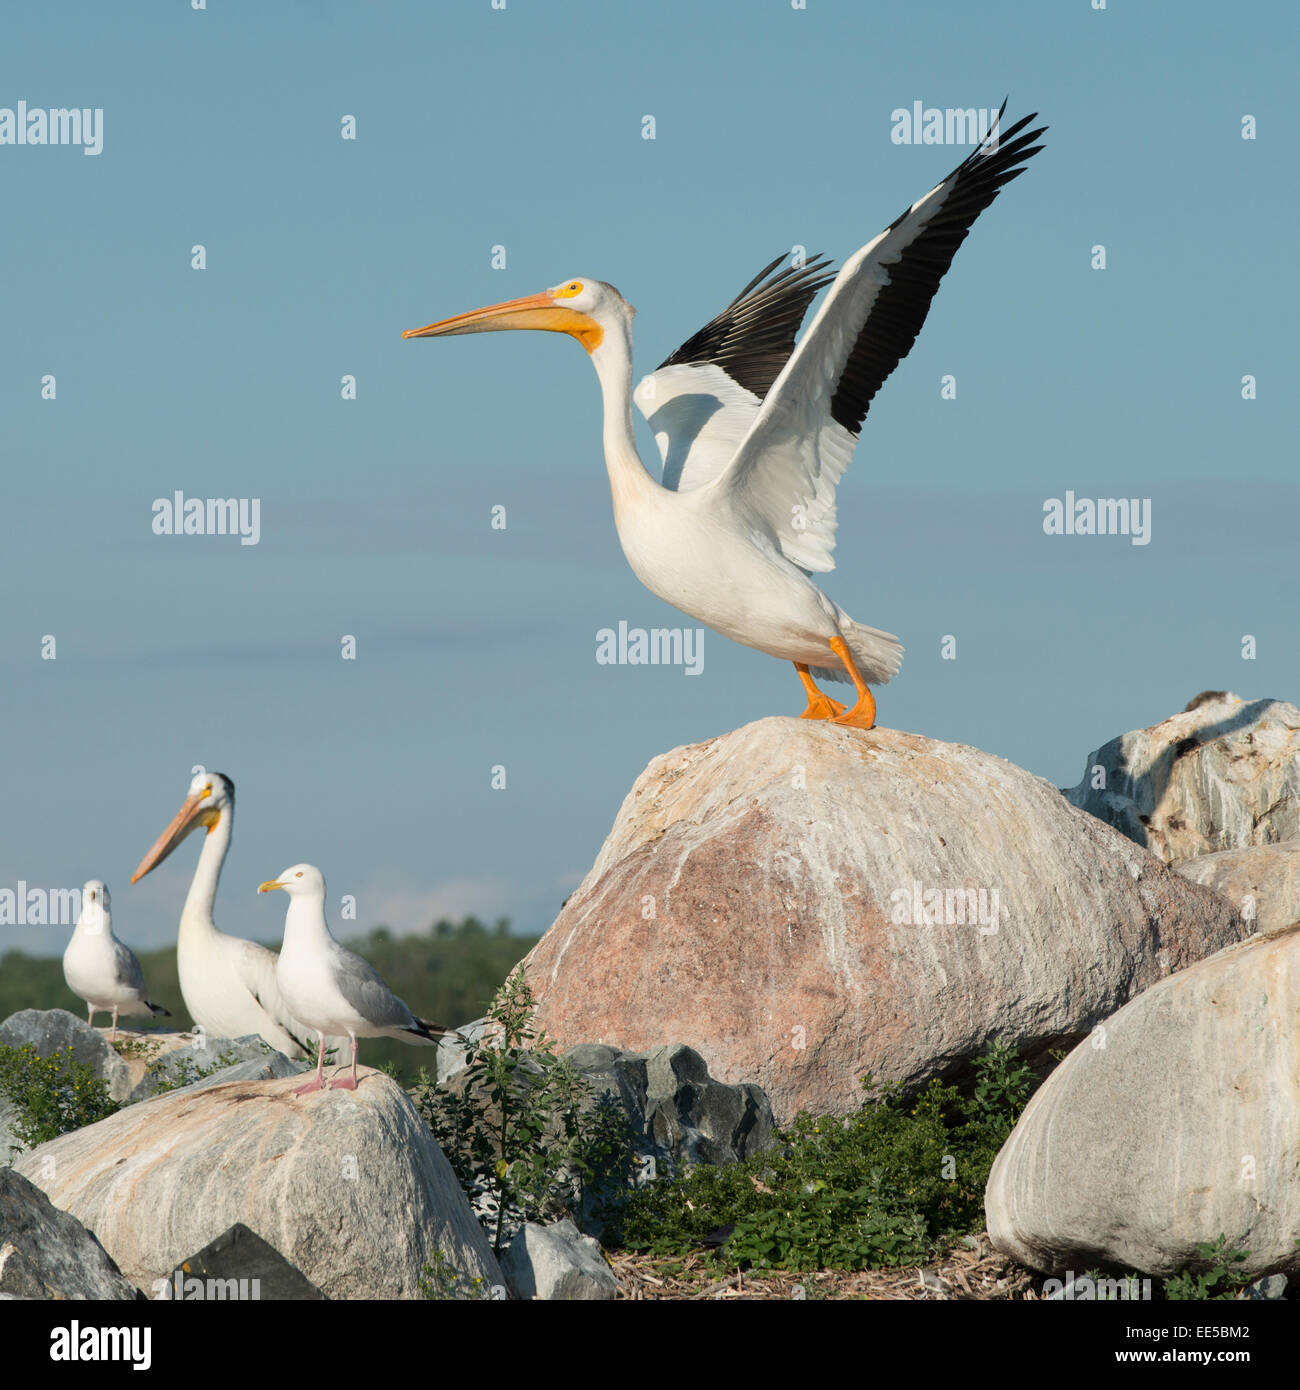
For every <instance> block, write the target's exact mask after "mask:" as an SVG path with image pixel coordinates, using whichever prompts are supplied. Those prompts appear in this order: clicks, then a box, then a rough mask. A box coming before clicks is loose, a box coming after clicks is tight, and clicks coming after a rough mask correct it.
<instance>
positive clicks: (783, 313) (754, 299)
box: [659, 255, 835, 400]
mask: <svg viewBox="0 0 1300 1390" xmlns="http://www.w3.org/2000/svg"><path fill="white" fill-rule="evenodd" d="M786 259H787V257H786V256H785V255H781V256H778V257H777V258H776V259H775V260H774V261H770V262H769V263H768V264H767V265H766V266H764V267H763V269H762V270H760V271H759V273H758V274H757V275H755V276H754V278H753V279H752V280H751V281H750V282H749V284H747V285H746V286H745V288H744V289H743V290H741V292H740V293H739V294H738V295H737V296H736V297H735V299H733V300H732V301H731V303H730V304H728V305H727V307H726V308H725V309H723V311H722V312H721V313H720V314H718V315H717V316H716V317H715V318H713V319H711V320H710V321H709V322H708V323H706V324H705V325H704V327H703V328H701V329H700V331H699V332H698V333H696V334H694V335H693V336H691V337H690V338H688V339H687V340H686V341H685V342H684V343H683V344H682V345H681V347H679V348H678V349H677V351H676V352H674V353H672V354H671V355H670V356H669V357H666V358H665V359H664V360H663V361H662V362H661V363H660V364H659V366H660V367H672V366H678V365H681V364H684V363H691V362H708V363H712V364H713V365H714V366H717V367H721V368H722V370H723V371H725V372H726V373H727V375H728V376H730V377H731V379H732V380H733V381H735V382H736V383H737V384H738V385H740V386H743V387H744V388H745V389H746V390H747V391H752V392H753V393H754V395H756V396H757V397H758V398H759V400H762V399H763V397H764V396H766V395H767V393H768V391H769V390H770V389H771V386H772V383H773V382H774V381H775V380H776V379H777V377H778V376H779V375H780V373H781V368H782V367H784V366H785V364H786V361H787V360H788V358H789V356H790V354H791V352H793V351H794V338H795V334H796V333H797V332H798V331H799V325H800V324H801V323H802V322H803V320H804V315H805V314H806V313H807V312H808V305H809V304H811V303H812V301H813V299H814V298H815V297H816V295H817V293H818V292H819V291H820V290H821V289H823V288H824V287H825V286H826V285H829V284H830V283H831V281H832V280H834V278H835V275H834V272H833V271H832V272H830V273H824V272H826V271H827V268H828V267H829V266H830V264H831V262H830V261H829V260H828V259H826V258H825V257H823V256H820V255H816V256H812V257H810V258H809V259H808V260H806V261H805V262H804V263H803V264H802V265H797V266H795V265H787V266H786V268H785V269H784V270H780V269H778V267H779V266H781V264H782V263H783V262H784V261H786Z"/></svg>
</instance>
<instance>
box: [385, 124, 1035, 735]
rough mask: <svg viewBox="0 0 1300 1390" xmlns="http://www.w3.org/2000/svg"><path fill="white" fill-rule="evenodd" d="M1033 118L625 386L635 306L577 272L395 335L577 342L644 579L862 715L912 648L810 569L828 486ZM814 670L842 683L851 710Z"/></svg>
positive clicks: (761, 288) (761, 282) (814, 706)
mask: <svg viewBox="0 0 1300 1390" xmlns="http://www.w3.org/2000/svg"><path fill="white" fill-rule="evenodd" d="M1003 105H1004V109H1005V103H1004V104H1003ZM1033 120H1034V116H1033V115H1030V116H1026V117H1025V118H1024V119H1023V120H1020V121H1017V122H1016V123H1015V124H1014V125H1013V126H1011V127H1010V128H1009V129H1008V130H1007V131H1005V133H999V128H998V127H996V126H995V128H994V130H993V132H992V133H991V134H990V137H989V138H988V139H987V140H986V141H985V142H983V143H982V144H981V145H979V146H978V147H977V148H976V149H975V150H973V151H972V152H971V154H970V155H969V156H968V157H967V158H966V159H964V160H963V161H962V162H961V163H960V164H959V165H958V166H957V168H956V169H954V170H953V171H952V173H951V174H949V175H948V177H947V178H946V179H944V180H943V182H942V183H940V184H937V185H936V186H935V187H934V188H932V189H931V190H930V192H929V193H927V194H926V195H925V196H924V197H923V198H921V199H919V200H918V201H917V202H915V203H913V204H912V206H911V207H910V208H908V209H907V210H906V211H905V212H904V213H903V214H902V215H901V216H900V217H898V218H897V219H896V220H895V221H893V222H892V223H890V225H889V226H888V227H887V228H886V229H885V230H884V231H883V232H881V234H880V235H879V236H878V237H876V238H875V240H874V241H871V242H868V243H867V245H866V246H864V247H863V248H862V249H861V250H860V251H858V252H857V253H856V254H855V255H853V256H851V257H850V258H849V259H848V261H846V262H845V264H844V265H843V267H842V268H841V269H840V271H839V273H838V274H837V275H833V274H831V273H830V272H829V270H828V269H827V266H828V264H829V263H828V262H827V261H825V260H821V259H818V258H814V259H813V260H811V261H807V262H805V263H803V264H800V265H789V266H783V265H782V261H783V260H784V257H778V259H777V260H775V261H773V262H772V263H771V265H769V266H767V267H766V268H765V269H764V270H763V271H761V272H760V273H759V274H758V275H757V276H755V278H754V279H753V280H751V281H750V283H749V284H748V285H746V286H745V288H744V289H743V290H742V291H741V293H740V294H739V295H738V296H737V297H736V298H735V299H734V300H733V301H732V302H731V303H730V304H729V305H727V307H726V308H725V309H724V310H723V311H722V312H721V313H720V314H719V315H718V316H717V317H716V318H715V319H714V320H713V321H712V322H711V323H708V324H706V325H705V326H704V327H703V328H702V329H701V330H700V331H699V332H698V333H696V334H695V336H694V337H692V338H690V339H688V340H687V342H685V343H684V344H683V345H682V346H681V347H680V348H678V349H677V351H676V352H674V353H673V354H672V356H671V357H669V358H668V360H667V361H666V362H664V363H663V365H662V366H660V367H659V368H658V370H657V371H655V372H653V373H652V374H651V375H650V376H648V377H646V378H645V379H644V380H643V381H642V382H641V383H640V384H639V385H638V386H637V388H636V390H635V391H633V389H632V316H633V314H634V312H635V311H634V310H633V308H632V306H631V305H630V304H628V303H627V301H626V300H625V299H624V298H623V296H622V295H621V294H619V292H618V291H617V290H616V289H615V288H614V287H613V286H612V285H608V284H605V283H604V282H603V281H600V280H593V279H590V278H588V277H586V276H577V277H575V278H574V279H571V280H566V281H564V282H563V283H562V284H559V285H557V286H555V287H554V288H553V289H549V290H543V291H542V293H541V294H533V295H526V296H524V297H523V298H522V299H512V300H509V301H508V302H506V303H504V304H494V305H492V306H490V307H489V308H486V309H474V310H471V311H470V312H469V313H465V314H457V315H456V316H455V317H454V318H449V319H441V320H440V321H439V322H437V323H431V324H429V325H428V326H427V327H424V328H415V329H410V330H408V331H407V332H406V333H404V334H403V335H402V336H403V337H406V338H437V337H451V336H453V335H456V334H462V333H490V332H494V331H497V330H501V329H507V328H534V329H542V330H546V331H549V332H558V333H567V334H569V335H570V336H572V337H574V338H576V339H577V340H578V342H579V343H581V344H582V346H583V347H584V348H585V349H586V351H587V353H588V355H589V356H590V358H591V361H592V365H593V366H594V367H595V369H596V375H597V377H598V378H599V379H600V387H601V395H602V398H603V401H604V436H603V438H604V447H605V463H606V467H607V470H608V472H609V483H610V491H611V492H612V494H613V499H614V524H615V526H616V527H617V529H618V537H619V541H620V542H621V544H622V546H623V553H624V554H625V555H626V556H627V560H628V563H629V564H630V565H631V566H632V569H633V571H634V572H635V574H636V576H637V578H638V579H640V581H641V582H642V583H643V584H644V585H645V586H646V588H647V589H649V590H650V591H651V592H652V593H655V594H657V595H658V596H659V597H660V598H662V599H664V600H665V601H666V602H667V603H671V604H672V605H673V606H674V607H676V608H679V609H680V610H681V611H682V612H683V613H686V614H689V615H690V616H691V617H692V618H694V619H696V620H697V621H698V622H701V623H705V624H707V625H708V626H709V627H711V628H713V629H714V631H716V632H720V633H722V634H723V636H725V637H730V638H731V639H732V640H733V641H736V642H740V643H742V644H743V645H744V646H747V647H754V648H756V649H757V650H759V651H762V652H767V653H768V654H769V655H770V656H775V657H778V658H781V659H783V660H787V661H792V662H794V665H795V669H796V670H797V671H798V673H799V678H800V680H802V682H803V685H804V688H805V690H806V691H807V695H808V706H807V708H806V709H805V710H804V712H803V714H802V716H801V717H802V718H805V719H831V720H833V721H834V722H835V723H837V724H848V725H852V726H855V727H857V728H863V729H869V728H871V727H872V726H873V724H874V723H875V713H876V703H875V700H874V698H873V697H872V694H871V691H870V688H869V687H870V686H872V685H883V684H884V683H885V682H886V681H887V680H889V678H890V677H891V676H892V675H893V674H894V673H895V672H896V671H897V670H898V667H899V663H900V662H901V660H902V656H903V648H902V646H901V645H900V644H899V641H898V639H897V638H896V637H894V636H893V634H891V633H888V632H882V631H880V630H879V629H878V628H874V627H866V626H864V625H863V624H861V623H857V622H854V620H853V619H852V618H850V617H849V616H848V614H847V613H845V612H844V610H843V609H842V608H840V607H839V605H838V604H836V603H834V602H833V601H832V600H831V599H829V598H828V597H827V596H826V595H825V594H824V593H822V591H821V590H820V589H819V588H818V587H817V585H816V584H814V583H813V581H812V578H811V575H812V574H813V573H816V572H818V571H825V570H830V569H833V568H834V564H835V561H834V559H833V551H834V548H835V524H836V519H835V489H836V486H837V485H838V483H839V481H840V479H841V478H842V477H843V475H844V470H845V469H846V468H847V467H848V463H849V459H850V458H851V457H852V455H853V450H854V447H855V446H856V444H857V442H858V433H859V431H860V430H861V428H862V421H863V419H864V418H865V416H866V413H867V409H868V407H869V406H870V404H871V402H872V399H873V398H874V397H875V394H876V392H877V391H878V390H879V389H880V387H881V385H882V383H883V382H884V381H885V379H886V378H887V377H888V376H889V374H890V373H891V372H892V371H893V370H894V368H895V367H896V366H897V365H898V363H899V362H900V361H901V360H902V359H903V358H904V357H905V356H906V355H907V353H908V351H909V350H910V349H911V346H912V344H913V343H914V342H915V341H916V335H917V334H918V333H919V332H920V330H921V325H922V324H923V323H924V322H925V316H926V314H927V313H928V312H929V309H930V301H931V300H932V299H933V298H934V292H935V290H936V289H937V288H938V286H939V281H940V280H941V279H942V278H943V276H944V273H945V272H946V271H947V269H948V267H949V266H950V265H951V264H952V258H953V256H954V255H955V254H956V252H957V248H958V247H959V246H960V245H961V243H962V242H963V241H964V240H965V238H966V234H967V232H969V231H970V228H971V226H972V224H973V223H974V221H975V219H976V218H977V217H978V216H979V214H980V213H981V212H983V211H984V209H985V208H986V207H988V205H989V204H990V203H991V202H992V201H993V199H994V198H995V197H996V196H997V194H998V191H999V190H1000V189H1001V188H1002V187H1003V186H1004V185H1005V184H1007V183H1009V182H1010V181H1011V180H1012V179H1014V178H1015V177H1017V175H1019V174H1020V173H1022V172H1023V171H1024V167H1025V161H1026V160H1028V159H1030V158H1031V157H1032V156H1033V155H1035V154H1037V153H1038V151H1039V150H1040V149H1041V148H1042V146H1041V145H1037V144H1035V143H1034V142H1035V141H1036V140H1037V138H1038V137H1039V136H1040V135H1041V134H1042V133H1043V130H1045V129H1046V127H1040V128H1039V129H1037V130H1029V131H1026V129H1025V127H1026V126H1028V125H1029V124H1031V123H1032V121H1033ZM999 121H1000V113H999ZM828 284H829V285H830V289H829V291H828V293H827V295H826V297H825V299H824V300H823V301H822V304H821V305H820V307H819V308H818V310H817V312H816V314H815V315H814V316H813V320H812V323H811V325H810V327H809V328H808V331H807V332H806V333H804V334H803V336H802V337H801V338H800V339H799V343H798V345H797V346H796V345H795V341H794V338H795V334H796V332H797V331H798V329H799V325H800V323H801V322H802V321H803V317H804V314H805V313H806V312H807V309H808V306H809V304H810V303H811V302H812V300H813V298H814V297H815V296H816V295H817V293H818V292H819V291H820V290H821V289H822V288H824V287H825V286H826V285H828ZM634 401H635V403H636V405H637V406H638V408H639V409H640V410H641V412H642V414H644V415H645V417H646V419H647V420H648V421H649V423H650V426H651V428H652V429H653V430H654V433H655V439H656V441H657V443H658V445H659V450H660V453H661V454H662V456H663V472H662V480H661V481H656V480H655V479H654V478H653V477H652V476H651V475H650V473H649V472H647V470H646V468H645V466H644V464H642V462H641V459H640V457H639V455H638V454H637V450H636V443H635V438H634V435H633V429H632V404H633V402H634ZM816 678H821V679H822V680H828V681H851V682H852V683H853V686H854V689H855V691H856V695H857V698H856V701H855V703H854V704H853V706H852V707H851V708H850V709H847V710H846V709H845V708H844V706H843V705H841V704H840V703H839V702H838V701H836V700H832V699H831V698H830V697H829V696H828V695H826V694H825V693H823V692H822V691H821V690H820V689H818V687H817V685H816V683H815V680H816Z"/></svg>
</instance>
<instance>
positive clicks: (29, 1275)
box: [0, 1167, 142, 1300]
mask: <svg viewBox="0 0 1300 1390" xmlns="http://www.w3.org/2000/svg"><path fill="white" fill-rule="evenodd" d="M0 1293H8V1294H13V1295H14V1296H16V1297H21V1298H94V1299H113V1300H122V1299H136V1298H140V1297H142V1295H141V1293H140V1291H139V1289H137V1288H136V1287H135V1286H134V1285H133V1284H131V1283H130V1282H128V1281H127V1280H126V1279H124V1278H123V1277H122V1273H121V1271H120V1270H119V1269H118V1267H117V1265H116V1264H114V1263H113V1261H112V1260H111V1259H110V1258H109V1256H108V1254H107V1253H106V1252H105V1250H104V1247H103V1246H102V1245H101V1244H100V1243H99V1241H98V1240H97V1239H96V1238H95V1236H94V1235H93V1234H92V1232H90V1231H88V1230H87V1229H86V1228H85V1227H84V1226H83V1225H82V1224H81V1222H79V1221H78V1220H76V1218H75V1217H73V1216H70V1215H69V1214H68V1213H67V1212H66V1211H60V1210H59V1209H58V1208H57V1207H55V1206H52V1205H51V1203H50V1200H49V1198H48V1197H47V1196H46V1195H45V1193H44V1192H42V1191H41V1190H40V1188H38V1187H36V1186H35V1185H34V1184H33V1183H31V1182H29V1181H28V1180H27V1179H26V1178H25V1177H23V1176H22V1175H21V1174H20V1173H17V1172H15V1171H14V1170H13V1169H12V1168H4V1167H0Z"/></svg>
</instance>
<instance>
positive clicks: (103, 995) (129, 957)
mask: <svg viewBox="0 0 1300 1390" xmlns="http://www.w3.org/2000/svg"><path fill="white" fill-rule="evenodd" d="M111 901H112V900H111V898H110V897H109V892H108V886H107V885H106V884H105V883H104V881H103V880H102V879H98V878H92V879H90V880H89V881H88V882H87V883H86V884H85V885H84V886H83V888H82V890H81V914H80V916H78V918H77V925H76V927H75V928H74V929H73V932H72V938H71V940H70V941H69V942H68V946H67V949H66V950H65V951H64V953H63V978H64V979H65V980H66V981H67V982H68V988H69V989H70V990H71V991H72V992H73V994H75V995H77V997H78V998H80V999H84V1000H85V1002H86V1007H87V1008H88V1009H89V1015H88V1017H87V1022H89V1024H90V1025H91V1027H92V1028H93V1027H94V1025H95V1014H96V1013H97V1012H99V1011H100V1010H105V1009H106V1010H108V1011H110V1012H111V1013H112V1015H113V1031H112V1034H111V1036H112V1037H113V1038H114V1039H116V1037H117V1019H118V1015H119V1014H126V1015H128V1016H129V1015H135V1014H150V1015H159V1016H163V1017H170V1015H169V1014H168V1011H167V1010H166V1009H164V1008H163V1007H162V1006H161V1005H159V1004H151V1003H150V1002H149V1000H148V998H147V997H146V994H145V983H144V971H143V970H141V968H140V962H139V961H138V960H137V959H136V957H135V953H134V952H133V951H132V950H131V948H130V947H129V946H126V945H124V944H123V943H122V942H121V941H119V940H118V939H117V937H116V935H114V932H113V915H112V911H111Z"/></svg>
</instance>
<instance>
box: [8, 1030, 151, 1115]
mask: <svg viewBox="0 0 1300 1390" xmlns="http://www.w3.org/2000/svg"><path fill="white" fill-rule="evenodd" d="M119 1031H121V1030H119ZM28 1043H30V1044H32V1045H33V1046H34V1047H35V1048H36V1054H37V1056H39V1057H52V1056H53V1055H54V1054H55V1053H56V1052H61V1051H63V1049H64V1048H66V1047H71V1048H72V1055H73V1057H74V1058H75V1059H76V1060H77V1061H78V1062H81V1063H83V1064H84V1065H85V1066H88V1067H90V1068H92V1069H93V1071H94V1073H95V1075H96V1076H98V1077H99V1078H100V1080H102V1081H106V1082H107V1083H108V1094H109V1095H110V1096H111V1097H112V1098H113V1099H114V1100H115V1101H119V1102H121V1101H124V1100H126V1098H127V1096H129V1095H130V1093H131V1074H130V1071H129V1069H128V1067H127V1065H126V1063H125V1062H124V1061H123V1060H122V1059H121V1057H119V1056H118V1055H117V1053H116V1052H115V1051H114V1049H113V1047H112V1046H111V1045H110V1044H109V1043H108V1041H107V1040H106V1039H105V1038H104V1036H103V1035H102V1034H101V1033H100V1031H99V1030H98V1029H97V1028H92V1027H91V1026H90V1024H88V1023H87V1022H86V1020H85V1019H84V1018H78V1017H77V1016H76V1014H70V1013H69V1012H68V1011H67V1010H66V1009H23V1010H21V1012H19V1013H16V1014H10V1015H9V1017H8V1018H7V1019H5V1021H4V1022H3V1023H0V1046H4V1047H25V1046H27V1044H28Z"/></svg>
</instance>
